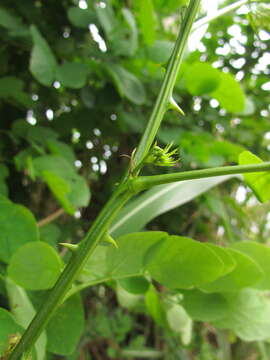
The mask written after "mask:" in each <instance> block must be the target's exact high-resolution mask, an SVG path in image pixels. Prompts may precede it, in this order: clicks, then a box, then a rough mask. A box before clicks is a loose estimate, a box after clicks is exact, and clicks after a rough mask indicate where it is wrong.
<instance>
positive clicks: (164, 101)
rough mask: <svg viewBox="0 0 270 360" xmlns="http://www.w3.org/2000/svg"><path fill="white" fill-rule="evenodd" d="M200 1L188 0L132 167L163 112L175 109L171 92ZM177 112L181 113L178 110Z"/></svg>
mask: <svg viewBox="0 0 270 360" xmlns="http://www.w3.org/2000/svg"><path fill="white" fill-rule="evenodd" d="M199 5H200V0H190V3H189V7H188V9H187V10H186V12H185V17H184V19H183V22H182V26H181V29H180V32H179V36H178V38H177V41H176V44H175V47H174V50H173V53H172V56H171V59H170V61H169V65H168V68H167V71H166V74H165V78H164V81H163V84H162V87H161V89H160V92H159V95H158V98H157V101H156V103H155V106H154V108H153V111H152V114H151V116H150V119H149V122H148V124H147V127H146V129H145V131H144V134H143V136H142V138H141V141H140V143H139V146H138V148H137V151H136V153H135V156H134V165H135V167H136V168H140V165H141V163H142V161H143V159H144V158H145V156H146V155H147V154H148V152H149V150H150V148H151V146H152V144H153V142H154V139H155V136H156V134H157V132H158V129H159V127H160V124H161V121H162V119H163V116H164V114H165V112H166V111H167V110H168V109H170V108H172V107H173V108H175V106H176V104H175V102H174V100H173V98H172V92H173V88H174V85H175V81H176V78H177V75H178V72H179V69H180V66H181V64H182V60H183V55H184V51H185V48H186V44H187V40H188V36H189V34H190V32H191V28H192V25H193V22H194V19H195V17H196V14H197V11H198V9H199ZM178 111H181V109H180V108H178Z"/></svg>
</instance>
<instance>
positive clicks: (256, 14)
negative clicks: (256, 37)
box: [249, 0, 270, 32]
mask: <svg viewBox="0 0 270 360" xmlns="http://www.w3.org/2000/svg"><path fill="white" fill-rule="evenodd" d="M252 5H253V6H252V9H251V10H252V11H251V12H250V14H249V18H250V22H251V25H252V26H253V28H254V29H255V31H258V30H261V29H263V30H266V31H268V32H269V31H270V4H267V1H266V0H265V2H262V4H259V3H258V2H257V4H256V3H255V4H252Z"/></svg>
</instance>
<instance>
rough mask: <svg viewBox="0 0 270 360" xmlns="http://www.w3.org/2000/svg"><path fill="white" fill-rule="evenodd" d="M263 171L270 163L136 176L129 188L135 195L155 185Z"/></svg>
mask: <svg viewBox="0 0 270 360" xmlns="http://www.w3.org/2000/svg"><path fill="white" fill-rule="evenodd" d="M263 171H270V162H264V163H260V164H251V165H234V166H224V167H216V168H210V169H202V170H192V171H184V172H177V173H173V174H164V175H154V176H138V177H137V178H133V179H130V180H129V186H130V189H131V190H132V191H133V192H135V193H137V192H140V191H142V190H145V189H148V188H151V187H153V186H156V185H161V184H168V183H172V182H177V181H184V180H193V179H202V178H208V177H213V176H223V175H233V174H245V173H255V172H263Z"/></svg>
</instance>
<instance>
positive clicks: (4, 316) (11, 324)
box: [0, 308, 24, 355]
mask: <svg viewBox="0 0 270 360" xmlns="http://www.w3.org/2000/svg"><path fill="white" fill-rule="evenodd" d="M0 324H1V326H0V355H4V352H5V351H6V350H7V348H8V342H9V340H10V336H11V335H16V334H22V333H23V332H24V329H23V328H22V327H21V326H20V325H18V324H17V323H16V321H15V320H14V318H13V316H12V315H11V313H10V312H8V311H7V310H6V309H3V308H0Z"/></svg>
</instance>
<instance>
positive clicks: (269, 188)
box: [239, 151, 270, 202]
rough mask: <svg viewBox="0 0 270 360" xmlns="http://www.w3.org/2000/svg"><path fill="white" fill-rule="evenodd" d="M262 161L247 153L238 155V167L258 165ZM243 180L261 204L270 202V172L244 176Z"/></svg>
mask: <svg viewBox="0 0 270 360" xmlns="http://www.w3.org/2000/svg"><path fill="white" fill-rule="evenodd" d="M262 162H263V161H262V160H261V159H260V158H259V157H257V156H256V155H254V154H252V153H251V152H249V151H243V152H242V153H241V154H240V155H239V165H248V164H260V163H262ZM244 180H245V182H246V183H247V185H248V186H249V187H250V188H251V189H252V190H253V192H254V194H255V195H256V197H257V198H258V200H259V201H261V202H266V201H268V200H270V172H257V173H249V174H244Z"/></svg>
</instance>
